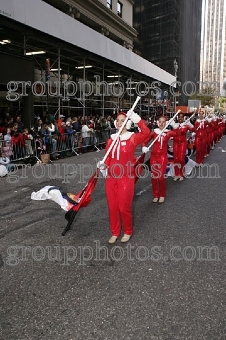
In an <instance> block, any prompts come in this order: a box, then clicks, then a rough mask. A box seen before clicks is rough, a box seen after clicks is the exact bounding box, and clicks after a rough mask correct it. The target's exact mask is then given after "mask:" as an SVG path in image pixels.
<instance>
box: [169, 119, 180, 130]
mask: <svg viewBox="0 0 226 340" xmlns="http://www.w3.org/2000/svg"><path fill="white" fill-rule="evenodd" d="M170 125H171V126H172V128H173V129H177V128H178V127H179V123H175V122H174V120H173V123H172V124H171V123H170Z"/></svg>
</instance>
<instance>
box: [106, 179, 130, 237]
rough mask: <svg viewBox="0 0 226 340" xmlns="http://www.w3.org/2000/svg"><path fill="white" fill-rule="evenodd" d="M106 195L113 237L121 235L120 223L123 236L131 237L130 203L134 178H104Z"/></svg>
mask: <svg viewBox="0 0 226 340" xmlns="http://www.w3.org/2000/svg"><path fill="white" fill-rule="evenodd" d="M105 188H106V195H107V203H108V211H109V219H110V229H111V233H112V235H113V236H119V235H120V233H121V223H120V222H122V225H123V229H124V234H127V235H132V233H133V222H132V211H131V210H132V202H133V196H134V178H129V177H127V176H122V177H120V178H114V177H109V178H106V187H105Z"/></svg>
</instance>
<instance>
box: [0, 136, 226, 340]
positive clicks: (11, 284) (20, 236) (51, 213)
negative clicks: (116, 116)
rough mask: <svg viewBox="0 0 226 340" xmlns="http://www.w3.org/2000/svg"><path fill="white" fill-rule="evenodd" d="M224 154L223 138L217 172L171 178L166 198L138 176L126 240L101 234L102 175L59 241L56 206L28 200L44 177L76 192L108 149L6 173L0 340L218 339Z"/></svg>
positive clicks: (104, 225) (225, 322)
mask: <svg viewBox="0 0 226 340" xmlns="http://www.w3.org/2000/svg"><path fill="white" fill-rule="evenodd" d="M224 150H226V137H224V138H223V139H222V141H221V142H220V143H218V144H217V147H216V148H215V150H213V151H211V154H210V156H209V157H208V158H206V163H208V164H209V165H213V167H212V170H211V171H209V170H208V171H209V172H212V173H207V169H206V170H204V173H203V174H201V175H200V174H199V173H198V169H197V168H196V169H195V172H194V173H193V175H192V177H193V178H188V179H186V180H184V181H183V182H174V181H173V180H172V178H168V179H167V198H166V200H165V203H164V204H153V203H152V192H151V187H150V177H149V176H148V177H145V178H142V179H139V181H138V182H137V184H136V188H135V197H134V204H133V216H134V235H133V237H132V238H131V240H130V242H129V244H122V243H121V242H120V240H119V241H117V243H116V244H115V245H113V246H112V245H109V244H108V242H107V241H108V238H109V236H110V232H109V223H108V214H107V205H106V199H105V193H104V179H99V180H98V182H97V185H96V188H95V191H94V192H93V195H92V202H91V203H90V204H89V206H87V207H86V208H82V209H81V210H80V212H79V213H78V215H77V217H76V220H75V222H74V224H73V226H72V229H71V230H70V231H69V232H68V234H67V235H66V236H65V237H63V236H61V232H62V231H63V228H64V227H65V225H66V221H65V219H64V212H63V210H62V209H61V208H60V207H59V206H58V205H57V204H56V203H54V202H51V201H32V200H31V198H30V196H31V192H33V191H37V190H39V189H41V188H42V187H44V186H45V185H56V186H60V187H61V188H63V189H64V190H65V191H70V192H78V191H79V190H80V189H81V188H82V187H83V186H84V182H85V181H86V178H82V176H81V170H82V167H83V165H84V164H90V165H91V166H93V168H94V164H95V161H94V158H102V157H103V151H101V152H100V153H94V152H93V153H89V154H84V155H81V156H78V157H76V156H74V157H71V158H67V159H64V160H60V161H56V162H54V163H52V164H51V166H49V167H47V166H39V167H38V166H37V167H36V168H34V167H33V168H31V169H20V170H18V172H17V173H15V174H14V176H11V177H10V178H9V177H8V178H1V179H0V191H1V203H0V209H1V217H0V218H1V224H0V253H1V255H0V267H1V268H0V274H1V297H0V299H1V307H0V339H1V340H28V339H29V340H36V339H44V340H83V339H84V340H97V339H98V340H114V339H117V340H122V339H125V340H137V339H141V340H146V339H148V340H177V339H178V340H218V339H219V340H225V339H226V314H225V303H226V294H225V284H226V270H225V269H226V268H225V251H226V233H225V231H226V222H225V198H226V190H225V189H226V180H225V178H226V177H225V173H226V153H224V152H223V151H224ZM56 164H59V165H58V168H57V166H56ZM69 164H71V165H69ZM82 164H83V165H82ZM34 169H35V170H34ZM43 169H44V170H43ZM47 169H51V170H49V172H48V171H47ZM51 171H52V174H51ZM54 171H55V174H56V175H57V177H60V176H62V178H51V176H52V177H54ZM218 171H219V173H217V172H218ZM56 172H58V173H56ZM76 172H77V174H76ZM67 174H70V175H67ZM85 174H86V176H87V177H88V176H89V168H88V166H86V168H85ZM16 176H17V177H16ZM37 177H39V178H37ZM72 177H74V178H72ZM82 182H83V183H82ZM207 247H209V248H207Z"/></svg>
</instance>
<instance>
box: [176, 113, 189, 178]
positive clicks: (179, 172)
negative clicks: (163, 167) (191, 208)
mask: <svg viewBox="0 0 226 340" xmlns="http://www.w3.org/2000/svg"><path fill="white" fill-rule="evenodd" d="M172 126H173V129H174V130H175V129H179V130H180V132H181V135H179V136H176V137H174V138H173V157H174V164H175V166H174V172H175V177H174V181H177V180H178V179H179V181H183V179H184V166H185V155H186V150H187V138H186V137H187V132H188V131H194V126H193V125H192V124H191V123H190V122H188V123H187V124H185V123H184V114H183V113H182V112H181V113H179V115H178V123H175V124H174V125H172ZM177 164H178V165H177Z"/></svg>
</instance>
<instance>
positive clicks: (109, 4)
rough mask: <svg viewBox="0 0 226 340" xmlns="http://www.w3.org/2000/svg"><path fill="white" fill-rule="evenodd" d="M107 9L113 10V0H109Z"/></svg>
mask: <svg viewBox="0 0 226 340" xmlns="http://www.w3.org/2000/svg"><path fill="white" fill-rule="evenodd" d="M107 7H108V8H110V9H112V0H107Z"/></svg>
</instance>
